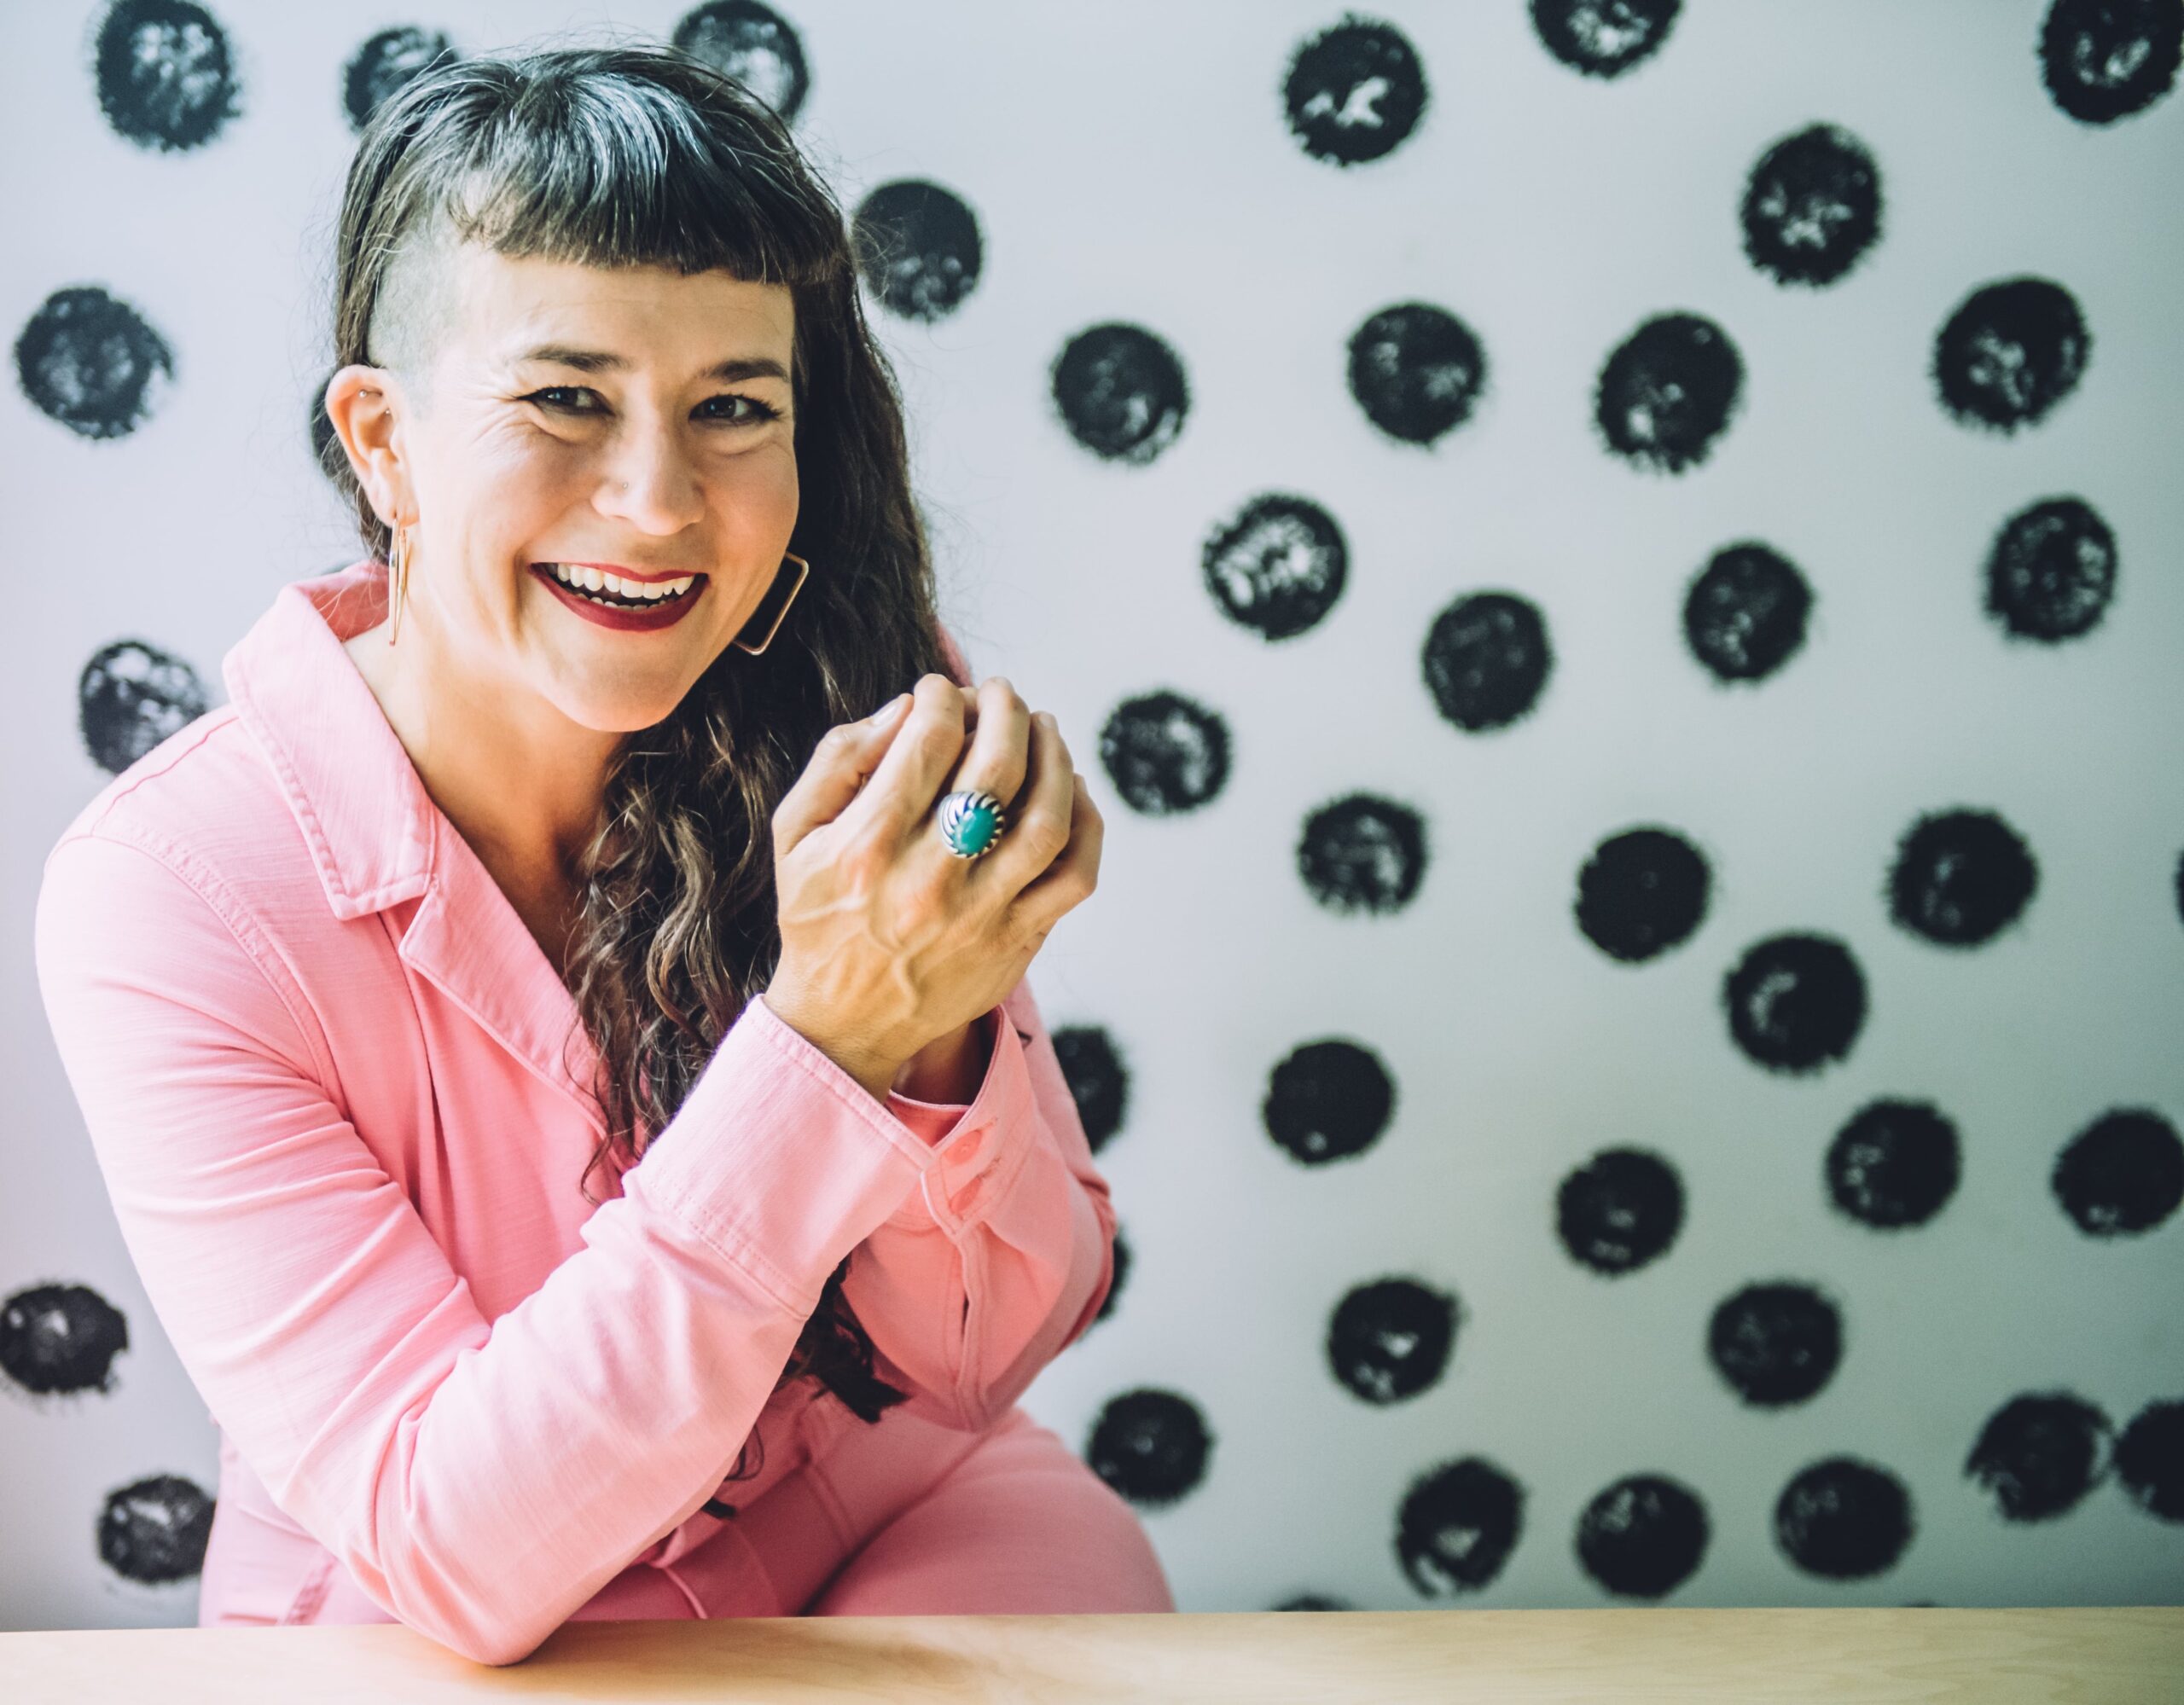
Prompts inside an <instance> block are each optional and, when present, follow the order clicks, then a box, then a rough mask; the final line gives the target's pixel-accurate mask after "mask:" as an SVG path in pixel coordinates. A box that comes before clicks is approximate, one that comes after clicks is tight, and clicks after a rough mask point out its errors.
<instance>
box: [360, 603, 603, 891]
mask: <svg viewBox="0 0 2184 1705" xmlns="http://www.w3.org/2000/svg"><path fill="white" fill-rule="evenodd" d="M416 617H417V612H416V610H415V609H414V608H412V609H409V610H406V611H404V613H403V621H402V638H401V641H400V643H399V644H398V645H394V646H390V645H388V644H387V641H386V633H387V630H386V624H384V623H382V624H381V625H380V626H379V627H376V628H374V629H370V630H369V631H368V632H365V633H362V634H358V635H356V636H355V637H354V638H352V639H351V640H349V641H346V645H345V647H344V648H345V649H346V651H347V652H348V653H349V655H350V657H351V658H353V659H354V660H355V662H356V665H357V671H358V672H359V673H360V674H362V675H363V677H364V680H365V681H366V683H367V684H368V685H369V687H371V689H372V693H373V696H374V697H375V698H376V699H378V700H379V703H380V710H382V711H384V712H385V714H386V720H387V723H388V726H389V727H391V728H392V729H393V730H394V734H395V737H396V738H397V739H399V740H400V741H401V742H402V745H403V748H404V751H407V752H408V753H409V754H410V763H411V764H412V765H413V766H415V769H416V771H417V774H418V777H419V778H420V780H422V781H423V783H424V785H425V791H426V792H427V793H429V794H430V795H431V796H432V798H433V803H434V804H436V805H438V806H439V808H440V809H441V810H442V811H444V812H445V813H446V814H447V817H448V820H449V821H450V822H452V823H453V824H454V825H455V826H456V830H457V832H460V833H461V835H462V838H463V839H464V840H465V841H466V842H468V844H469V845H470V847H471V850H473V852H475V853H476V854H477V855H478V856H479V859H480V861H483V862H484V864H485V867H486V868H487V869H488V870H490V871H491V873H492V874H493V877H494V879H495V880H496V881H497V882H498V883H499V884H500V885H501V886H502V888H503V889H504V890H508V893H509V894H510V895H511V896H512V897H513V896H519V895H520V896H542V895H550V894H555V893H557V892H562V891H566V890H569V889H571V888H572V887H573V884H574V879H573V877H572V874H571V873H572V871H573V869H574V867H575V864H576V860H577V856H578V854H579V853H580V852H581V850H583V848H584V845H585V844H587V843H588V842H589V841H590V838H591V836H592V832H593V831H594V829H595V826H596V825H597V822H598V819H599V807H600V801H601V797H602V796H603V795H604V793H605V792H606V779H607V766H608V764H609V763H610V762H611V761H612V759H613V755H614V751H615V747H616V745H617V743H618V742H619V739H620V738H621V737H620V736H619V734H611V733H607V734H603V733H601V731H599V730H598V729H596V728H585V727H584V726H583V725H582V724H580V723H578V722H572V721H570V719H569V718H568V717H567V716H565V715H564V714H563V713H562V712H561V710H560V709H558V708H557V707H556V706H555V705H553V704H552V703H550V702H549V701H548V700H547V699H543V698H541V697H540V696H539V695H538V694H537V693H535V692H533V691H531V689H530V688H529V687H526V686H524V685H522V684H521V683H519V682H513V681H502V680H498V679H490V680H489V679H481V678H479V676H476V675H475V674H474V673H467V672H466V670H465V667H464V661H463V659H462V658H460V657H457V656H455V655H452V654H451V653H450V652H449V651H448V650H447V649H446V647H444V646H440V645H438V644H436V643H435V639H434V635H433V633H432V631H431V630H430V629H428V628H427V626H426V624H425V623H421V622H419V621H418V620H417V619H416Z"/></svg>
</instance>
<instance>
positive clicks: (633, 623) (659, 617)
mask: <svg viewBox="0 0 2184 1705" xmlns="http://www.w3.org/2000/svg"><path fill="white" fill-rule="evenodd" d="M616 572H617V573H619V572H620V571H619V570H617V571H616ZM531 577H533V578H534V579H536V580H537V582H538V583H540V584H541V585H543V587H545V588H546V589H547V590H548V591H549V592H551V593H552V594H554V596H555V598H557V599H558V600H561V604H562V606H564V607H565V608H566V609H569V610H572V611H574V612H576V613H577V614H578V615H579V616H581V617H583V618H584V620H586V621H587V622H590V623H593V624H594V625H595V626H597V627H601V628H611V629H614V630H615V631H617V632H619V633H638V634H643V633H651V632H652V631H653V630H654V629H659V628H671V627H673V626H674V625H675V624H676V623H677V622H679V621H681V620H682V619H683V618H684V617H685V616H687V615H688V614H689V613H690V606H692V605H694V604H695V603H696V602H697V601H698V600H700V598H702V597H704V596H705V595H706V588H707V587H709V586H711V585H712V580H711V578H710V577H707V576H706V575H702V574H701V575H700V576H699V577H698V578H697V584H695V585H694V586H693V587H692V588H691V589H689V590H688V592H686V593H684V594H683V595H682V596H681V597H679V598H677V599H674V600H670V601H667V602H664V603H661V604H659V605H655V606H653V607H652V608H650V609H636V608H632V609H627V610H619V609H612V608H609V607H608V606H607V605H604V604H595V603H593V602H592V601H591V600H590V599H588V598H582V597H579V596H578V594H576V593H574V592H572V591H571V590H570V589H568V588H567V587H566V586H564V585H563V584H561V581H560V580H559V579H557V578H556V577H555V575H554V573H553V571H551V570H549V569H548V568H547V567H546V566H545V565H543V564H542V563H533V564H531ZM630 578H632V579H637V578H642V577H640V576H635V575H632V576H630ZM650 578H652V579H655V580H662V579H665V580H680V579H681V578H683V577H682V576H681V575H653V576H651V577H650Z"/></svg>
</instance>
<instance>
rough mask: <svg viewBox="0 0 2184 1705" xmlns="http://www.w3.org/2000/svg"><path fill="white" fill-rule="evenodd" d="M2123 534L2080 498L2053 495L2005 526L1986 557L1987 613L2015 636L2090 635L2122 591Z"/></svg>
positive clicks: (2059, 637)
mask: <svg viewBox="0 0 2184 1705" xmlns="http://www.w3.org/2000/svg"><path fill="white" fill-rule="evenodd" d="M2116 569H2117V556H2116V535H2115V534H2114V533H2113V532H2111V531H2109V526H2108V523H2107V522H2106V521H2105V520H2103V519H2101V518H2100V513H2098V512H2097V511H2096V510H2095V509H2094V507H2093V506H2092V505H2091V504H2089V503H2088V502H2085V501H2084V500H2083V499H2082V498H2078V497H2048V498H2044V499H2042V501H2041V502H2037V503H2033V504H2030V505H2029V506H2027V507H2025V508H2023V509H2020V510H2019V511H2018V513H2016V514H2014V515H2013V516H2011V517H2010V518H2009V519H2008V520H2007V521H2005V522H2004V523H2003V524H2002V526H2001V531H1999V532H1997V533H1996V534H1995V542H1994V546H1993V548H1992V549H1990V550H1989V552H1988V554H1987V613H1988V614H1989V616H1992V617H1993V618H1995V620H1996V621H1998V622H2000V623H2001V624H2002V627H2003V629H2004V630H2005V631H2006V632H2007V633H2008V634H2009V635H2011V636H2012V637H2013V638H2016V639H2021V640H2040V641H2046V642H2047V643H2049V644H2053V642H2054V641H2058V640H2070V639H2076V638H2077V636H2078V635H2080V634H2083V633H2089V632H2090V631H2092V629H2094V627H2095V626H2096V625H2098V624H2099V623H2100V618H2101V617H2102V616H2104V615H2105V614H2106V613H2107V610H2108V604H2109V600H2111V598H2113V597H2114V596H2115V593H2116Z"/></svg>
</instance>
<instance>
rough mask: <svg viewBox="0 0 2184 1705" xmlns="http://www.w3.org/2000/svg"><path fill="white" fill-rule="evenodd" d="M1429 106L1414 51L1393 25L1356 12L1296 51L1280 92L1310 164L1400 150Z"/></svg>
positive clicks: (1422, 72)
mask: <svg viewBox="0 0 2184 1705" xmlns="http://www.w3.org/2000/svg"><path fill="white" fill-rule="evenodd" d="M1281 104H1282V107H1283V108H1284V110H1285V111H1286V112H1287V113H1288V115H1289V130H1290V133H1291V134H1292V136H1295V137H1296V138H1297V141H1298V144H1299V145H1300V146H1301V147H1302V148H1304V152H1305V153H1306V154H1310V155H1311V156H1312V158H1313V159H1322V160H1327V161H1329V162H1331V163H1332V164H1333V165H1345V166H1347V165H1360V164H1362V162H1364V161H1366V160H1369V159H1380V157H1381V156H1382V155H1384V154H1390V153H1392V152H1393V151H1394V150H1395V149H1396V148H1399V147H1401V146H1402V144H1403V141H1404V139H1405V138H1406V137H1408V136H1409V135H1410V133H1411V132H1412V131H1413V130H1415V129H1416V128H1417V127H1418V120H1419V118H1420V115H1421V114H1422V113H1424V112H1425V111H1426V67H1424V66H1423V65H1421V64H1420V63H1419V59H1418V53H1417V50H1416V49H1414V48H1413V47H1412V46H1411V44H1410V43H1409V40H1407V39H1406V38H1404V36H1403V32H1401V31H1400V30H1398V29H1397V28H1396V27H1395V26H1393V25H1392V24H1387V23H1383V22H1381V21H1380V20H1378V19H1375V18H1361V17H1359V16H1358V15H1357V14H1356V13H1354V12H1352V13H1345V14H1343V18H1342V21H1341V22H1339V23H1338V24H1335V25H1333V26H1330V27H1329V28H1327V29H1325V30H1322V31H1321V32H1320V33H1319V34H1317V35H1316V36H1314V37H1312V38H1310V40H1308V41H1305V42H1303V43H1299V44H1298V48H1297V50H1296V52H1295V53H1294V54H1292V55H1291V56H1290V61H1289V74H1288V76H1287V78H1285V79H1284V80H1283V82H1282V85H1281Z"/></svg>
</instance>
